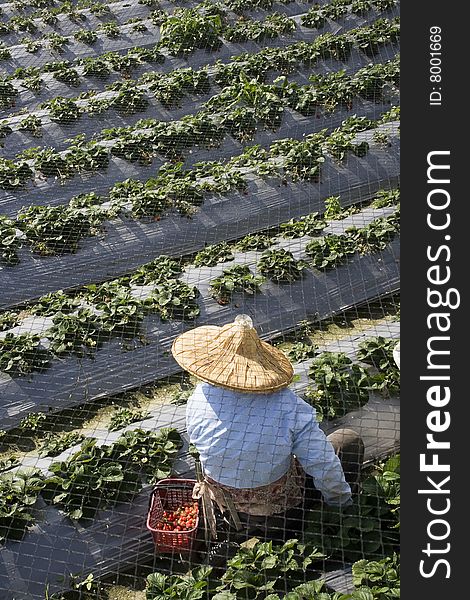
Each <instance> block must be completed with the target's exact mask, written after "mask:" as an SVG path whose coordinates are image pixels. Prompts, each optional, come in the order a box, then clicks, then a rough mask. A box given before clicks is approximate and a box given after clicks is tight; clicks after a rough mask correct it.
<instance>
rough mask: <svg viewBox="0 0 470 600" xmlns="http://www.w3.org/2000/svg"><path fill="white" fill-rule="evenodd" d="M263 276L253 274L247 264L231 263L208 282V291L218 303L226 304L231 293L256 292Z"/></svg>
mask: <svg viewBox="0 0 470 600" xmlns="http://www.w3.org/2000/svg"><path fill="white" fill-rule="evenodd" d="M263 282H264V277H261V276H260V275H253V273H252V272H251V271H250V268H249V267H248V265H233V267H229V268H228V269H224V271H223V273H222V275H219V277H216V278H215V279H212V281H211V282H210V288H209V290H210V293H211V296H212V297H213V298H215V299H216V300H217V302H218V303H219V304H222V305H223V304H228V303H229V302H230V301H231V299H232V296H233V294H235V293H243V294H250V295H253V294H256V293H257V292H259V291H260V289H259V287H260V285H261V284H262V283H263Z"/></svg>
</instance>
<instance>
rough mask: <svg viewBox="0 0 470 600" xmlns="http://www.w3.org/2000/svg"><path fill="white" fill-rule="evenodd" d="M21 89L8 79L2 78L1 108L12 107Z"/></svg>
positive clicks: (0, 85)
mask: <svg viewBox="0 0 470 600" xmlns="http://www.w3.org/2000/svg"><path fill="white" fill-rule="evenodd" d="M18 94H19V91H18V90H17V89H16V88H15V87H14V86H13V85H12V84H11V83H10V82H9V81H8V80H6V79H3V78H0V108H10V107H12V106H14V105H15V99H16V97H17V96H18Z"/></svg>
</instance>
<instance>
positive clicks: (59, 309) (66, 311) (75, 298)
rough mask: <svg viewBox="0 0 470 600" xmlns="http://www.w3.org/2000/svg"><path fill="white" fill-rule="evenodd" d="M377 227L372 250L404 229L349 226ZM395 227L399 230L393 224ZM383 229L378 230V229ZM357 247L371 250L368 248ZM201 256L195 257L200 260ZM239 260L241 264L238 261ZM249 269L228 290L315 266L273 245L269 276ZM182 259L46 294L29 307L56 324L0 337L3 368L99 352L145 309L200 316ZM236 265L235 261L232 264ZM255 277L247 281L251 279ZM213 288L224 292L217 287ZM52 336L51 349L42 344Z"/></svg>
mask: <svg viewBox="0 0 470 600" xmlns="http://www.w3.org/2000/svg"><path fill="white" fill-rule="evenodd" d="M372 227H373V228H374V229H375V231H376V238H377V239H376V242H375V244H374V245H373V246H372V245H369V246H368V249H367V252H368V253H372V252H376V251H379V250H382V249H384V248H385V247H386V245H387V243H388V242H389V241H390V240H391V239H392V238H393V236H394V234H396V233H397V232H398V230H399V226H398V222H397V213H395V214H394V215H392V216H391V217H388V218H385V219H380V218H379V219H376V220H375V221H373V222H372V223H371V224H370V225H369V226H366V227H364V228H362V229H358V230H355V231H350V232H348V234H347V235H349V236H351V238H356V239H364V238H368V237H369V231H370V229H371V228H372ZM391 228H393V233H392V231H391V230H390V229H391ZM379 230H380V231H382V232H383V235H378V234H377V232H378V231H379ZM359 248H360V246H359V245H358V249H357V251H360V252H362V253H366V249H365V248H361V249H359ZM197 258H198V257H197V256H196V260H195V262H197ZM236 266H238V265H236ZM242 266H244V267H245V270H246V271H247V273H245V274H244V275H243V277H244V279H242V282H241V283H238V282H237V285H239V286H240V287H241V289H240V290H239V289H237V288H236V286H235V284H233V283H232V286H233V287H232V289H230V286H227V285H226V286H225V291H224V293H227V290H228V292H229V293H230V294H231V293H233V292H234V291H241V292H245V293H248V294H252V293H256V292H260V289H259V285H260V284H261V283H262V281H264V276H266V277H268V278H269V279H270V280H271V281H273V282H275V283H278V284H280V283H282V282H285V281H293V280H296V279H299V278H301V277H302V271H303V270H304V269H305V268H306V267H307V266H310V265H309V264H308V263H307V262H306V261H296V260H295V259H294V257H293V256H292V254H291V253H290V252H288V251H286V250H284V249H279V250H267V251H266V252H265V253H264V254H263V255H262V256H261V258H260V260H259V262H258V270H259V271H260V273H261V275H262V276H263V280H261V278H258V277H256V276H253V275H252V274H251V272H250V270H249V268H248V266H246V265H240V267H242ZM182 271H183V267H182V265H181V263H179V262H176V261H174V260H171V259H168V258H165V257H160V258H158V259H156V260H155V261H153V262H152V263H149V264H148V265H146V266H144V267H141V269H139V270H138V271H137V272H136V273H134V275H132V276H127V277H122V278H119V279H117V280H114V281H111V282H108V283H104V284H100V285H94V284H93V285H88V286H86V287H85V290H84V291H79V292H78V293H75V294H64V293H63V292H57V293H54V294H49V295H47V296H44V297H43V298H41V299H40V300H39V301H38V302H37V303H36V304H35V305H33V306H31V307H28V313H29V314H33V315H39V316H46V317H51V321H52V326H51V327H49V328H48V329H46V330H45V331H44V332H43V334H42V336H41V335H39V334H34V335H32V334H18V335H15V334H14V333H11V332H9V331H8V330H7V332H6V334H5V335H4V336H3V339H1V340H0V370H3V371H4V372H7V373H10V374H11V375H22V374H27V373H30V372H32V371H37V370H39V371H40V370H43V369H45V368H46V367H48V366H49V364H50V361H51V360H52V359H53V358H54V357H55V356H59V357H60V356H63V355H69V354H78V355H84V354H87V353H91V352H94V351H95V350H96V349H97V348H99V347H100V345H101V343H102V342H103V341H105V340H106V339H109V338H110V337H113V336H114V337H115V336H116V335H117V336H120V337H124V338H125V337H127V338H134V337H135V336H137V335H138V334H139V331H140V328H141V325H142V322H143V318H144V316H145V314H149V313H155V312H156V313H158V314H160V316H161V318H163V319H190V320H191V319H195V318H196V317H197V316H198V315H199V312H200V307H199V304H198V302H197V298H198V296H199V295H200V292H199V291H198V290H197V288H196V287H191V286H189V285H187V284H185V283H184V282H182V281H180V280H179V279H178V278H177V277H178V276H179V275H180V274H181V273H182ZM232 271H233V267H232ZM248 279H249V280H250V281H249V282H247V280H248ZM212 293H213V294H215V295H216V294H217V293H220V289H217V290H216V291H215V292H214V291H212ZM41 339H47V340H48V344H47V345H48V349H46V348H45V347H44V346H43V345H42V344H41Z"/></svg>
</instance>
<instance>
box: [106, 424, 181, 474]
mask: <svg viewBox="0 0 470 600" xmlns="http://www.w3.org/2000/svg"><path fill="white" fill-rule="evenodd" d="M182 445H183V441H182V438H181V435H180V434H179V433H178V431H177V430H176V429H173V428H167V427H165V428H162V429H160V430H159V431H158V432H157V433H155V432H154V431H147V430H144V429H134V430H133V431H126V432H125V433H123V434H122V436H121V437H120V438H119V439H118V440H116V442H114V444H113V445H112V446H109V448H108V449H107V455H108V457H109V460H111V461H115V462H117V463H118V464H119V465H121V466H122V468H123V470H125V471H135V472H137V473H139V474H140V475H141V476H142V477H143V480H144V482H145V483H156V482H157V481H158V480H159V479H165V478H166V477H169V476H170V475H171V472H172V465H173V460H174V458H175V457H176V455H177V454H178V452H179V450H180V448H181V447H182Z"/></svg>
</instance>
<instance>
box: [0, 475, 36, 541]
mask: <svg viewBox="0 0 470 600" xmlns="http://www.w3.org/2000/svg"><path fill="white" fill-rule="evenodd" d="M43 486H44V480H43V476H42V475H41V473H40V471H39V470H38V469H21V470H19V471H16V472H15V473H1V474H0V542H4V541H5V540H6V539H14V540H21V538H22V537H23V536H24V534H25V532H26V530H27V528H28V527H29V526H31V525H33V524H34V523H35V521H36V514H35V510H34V507H35V504H36V502H37V500H38V497H39V494H40V492H41V490H42V488H43Z"/></svg>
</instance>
